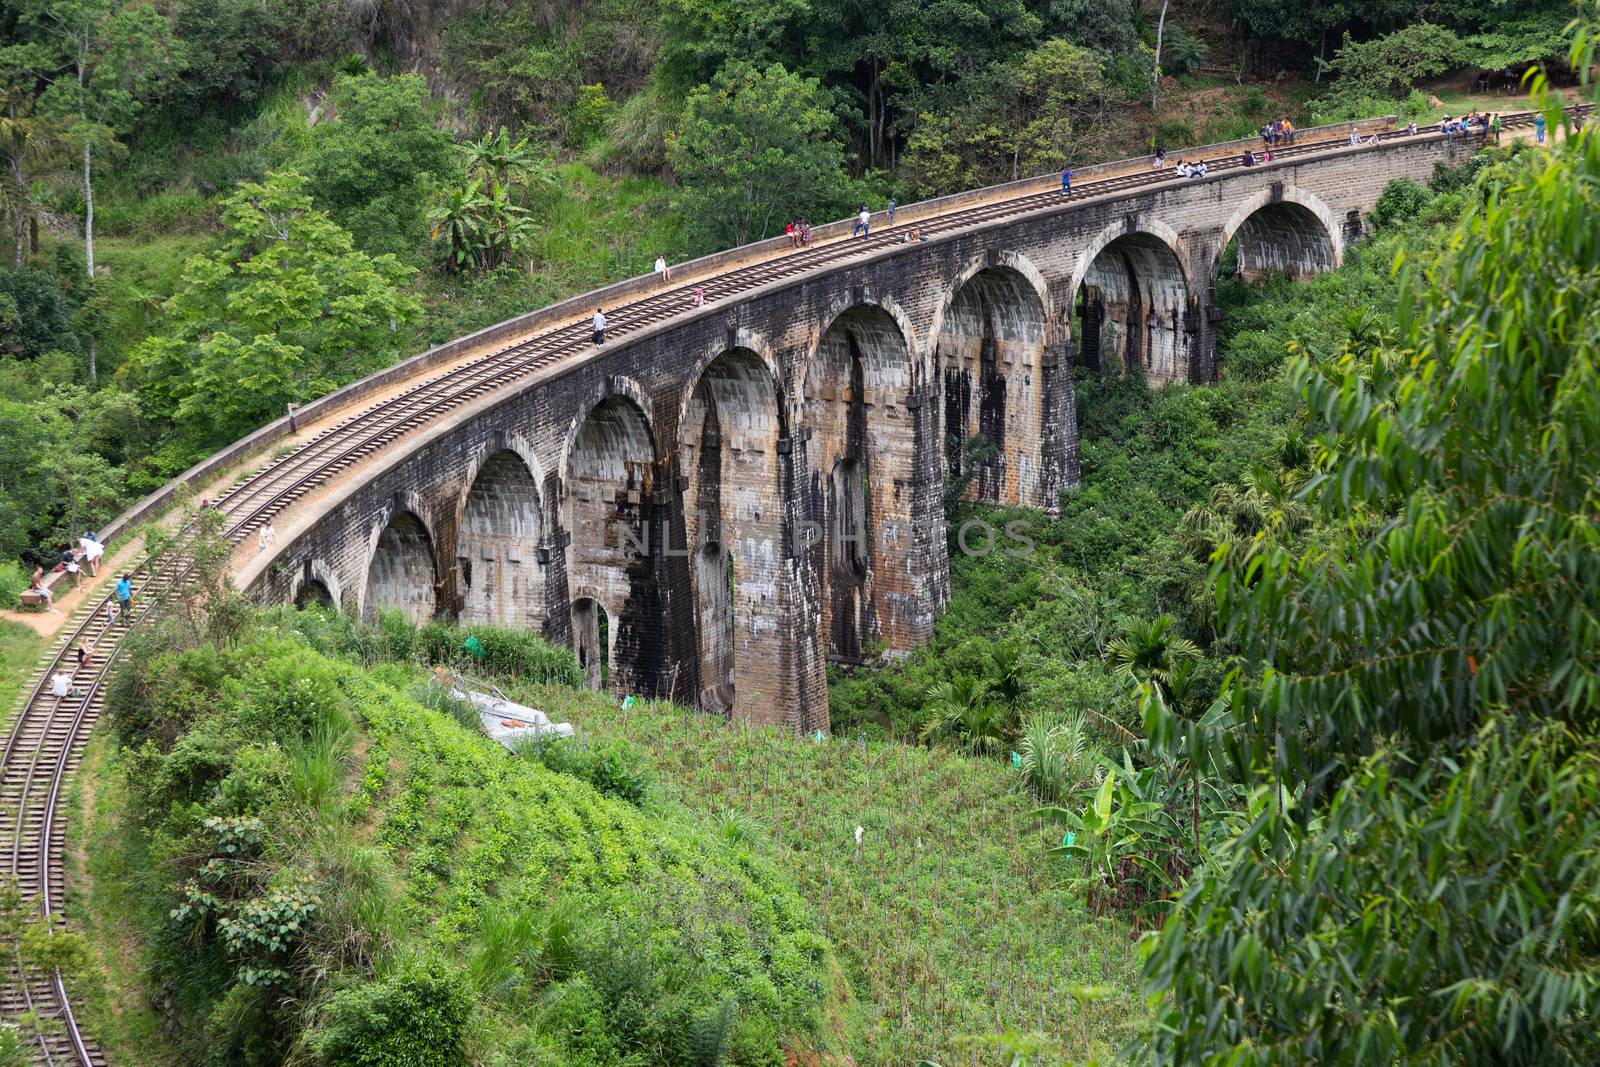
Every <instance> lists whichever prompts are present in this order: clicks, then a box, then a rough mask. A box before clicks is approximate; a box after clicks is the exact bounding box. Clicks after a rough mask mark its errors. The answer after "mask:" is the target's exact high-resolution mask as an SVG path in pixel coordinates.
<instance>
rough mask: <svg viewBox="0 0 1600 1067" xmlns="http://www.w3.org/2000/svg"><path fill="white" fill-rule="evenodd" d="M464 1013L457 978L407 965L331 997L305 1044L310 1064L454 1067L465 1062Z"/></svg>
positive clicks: (467, 1002) (466, 1000)
mask: <svg viewBox="0 0 1600 1067" xmlns="http://www.w3.org/2000/svg"><path fill="white" fill-rule="evenodd" d="M470 1010H471V999H470V997H469V995H468V993H467V991H466V984H465V982H464V981H463V980H462V979H461V978H460V977H459V976H458V975H455V974H453V973H451V972H449V971H448V970H446V969H444V968H443V967H442V966H440V965H438V964H434V965H432V966H428V967H423V966H412V967H408V968H406V969H403V970H401V971H398V972H397V973H395V974H392V975H390V976H388V977H387V978H385V979H383V980H382V981H380V982H376V983H370V984H365V985H357V986H353V987H350V988H347V989H342V990H340V991H339V992H337V993H335V994H334V995H333V996H332V997H330V998H329V999H328V1003H327V1006H326V1008H325V1009H324V1020H323V1022H322V1024H321V1025H320V1026H319V1027H318V1028H317V1029H316V1030H315V1031H313V1032H312V1033H311V1034H310V1036H309V1038H308V1040H307V1044H308V1046H309V1047H310V1049H311V1050H312V1053H313V1055H314V1056H315V1058H316V1062H318V1063H325V1064H330V1065H335V1064H336V1065H338V1067H435V1065H437V1067H455V1065H456V1064H459V1063H463V1062H465V1060H466V1028H467V1016H468V1014H469V1012H470Z"/></svg>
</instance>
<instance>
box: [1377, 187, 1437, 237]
mask: <svg viewBox="0 0 1600 1067" xmlns="http://www.w3.org/2000/svg"><path fill="white" fill-rule="evenodd" d="M1432 199H1433V193H1431V192H1429V191H1428V188H1427V186H1425V185H1423V184H1422V183H1421V182H1417V181H1413V180H1412V179H1410V178H1397V179H1396V180H1394V181H1392V182H1390V183H1389V184H1388V185H1387V186H1385V187H1384V190H1383V193H1382V194H1381V195H1380V196H1379V197H1378V203H1377V206H1376V207H1374V208H1373V209H1372V221H1373V222H1374V223H1375V224H1377V225H1378V226H1380V227H1382V226H1390V225H1393V224H1394V223H1396V222H1409V221H1410V220H1411V219H1414V218H1417V217H1418V216H1420V215H1421V214H1422V212H1423V209H1424V208H1426V207H1427V206H1428V201H1430V200H1432Z"/></svg>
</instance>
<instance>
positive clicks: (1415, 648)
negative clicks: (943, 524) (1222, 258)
mask: <svg viewBox="0 0 1600 1067" xmlns="http://www.w3.org/2000/svg"><path fill="white" fill-rule="evenodd" d="M1552 121H1553V122H1556V121H1559V119H1558V118H1557V117H1556V116H1555V114H1554V111H1553V110H1552ZM1597 181H1600V138H1596V137H1594V136H1593V135H1592V134H1591V133H1586V134H1585V135H1584V136H1582V137H1579V138H1576V139H1574V140H1572V141H1571V142H1569V144H1568V146H1567V147H1565V148H1564V149H1562V150H1560V151H1558V152H1556V153H1554V154H1551V155H1546V154H1544V153H1524V154H1523V155H1522V156H1521V157H1520V159H1519V160H1518V161H1517V162H1516V163H1515V164H1514V165H1509V166H1503V167H1499V168H1491V169H1489V170H1488V171H1486V173H1485V174H1484V175H1483V176H1482V177H1480V179H1479V183H1480V184H1479V186H1478V191H1479V194H1480V201H1481V202H1480V203H1479V204H1477V205H1475V209H1474V210H1471V211H1470V212H1469V213H1468V214H1467V216H1466V218H1465V219H1464V221H1463V222H1462V223H1461V224H1460V225H1459V226H1458V228H1457V229H1456V231H1455V234H1454V236H1453V237H1452V238H1451V240H1450V243H1449V246H1448V249H1447V251H1446V253H1445V255H1444V256H1443V258H1442V259H1440V260H1439V261H1438V262H1437V263H1436V264H1426V263H1418V264H1408V265H1407V266H1406V267H1405V274H1404V277H1403V280H1402V300H1401V305H1400V315H1399V329H1398V332H1397V334H1395V335H1394V336H1392V337H1389V338H1387V339H1383V338H1382V337H1381V335H1379V337H1378V338H1376V339H1375V343H1369V344H1364V345H1363V344H1357V345H1355V346H1353V347H1352V348H1351V349H1350V350H1349V351H1347V352H1346V353H1345V354H1344V356H1343V357H1342V358H1341V359H1339V360H1337V361H1336V362H1335V363H1333V364H1332V365H1318V364H1313V363H1312V362H1310V361H1309V360H1308V361H1304V362H1302V363H1301V365H1300V366H1299V368H1298V370H1297V371H1296V378H1297V381H1298V383H1299V385H1300V388H1301V390H1302V395H1303V398H1304V402H1305V406H1306V410H1307V413H1308V416H1309V419H1310V422H1311V426H1312V428H1313V429H1314V430H1315V431H1316V433H1317V438H1316V442H1315V445H1314V446H1313V450H1312V451H1313V453H1314V455H1316V456H1318V457H1320V458H1319V459H1318V462H1317V467H1318V473H1317V474H1316V475H1315V476H1314V477H1313V478H1312V480H1311V481H1310V482H1309V483H1308V487H1307V489H1306V491H1305V492H1306V496H1307V498H1308V499H1309V500H1310V501H1311V502H1313V503H1314V504H1315V505H1317V506H1318V507H1319V508H1320V509H1321V511H1322V513H1323V515H1324V516H1325V518H1327V519H1328V520H1330V521H1331V523H1332V524H1333V525H1332V528H1334V529H1341V530H1342V531H1343V536H1342V537H1340V538H1338V539H1336V540H1335V541H1334V542H1333V543H1332V544H1331V545H1328V546H1327V547H1325V548H1323V549H1320V550H1315V551H1295V550H1291V548H1289V547H1287V546H1279V547H1276V548H1273V549H1271V550H1269V551H1263V552H1261V553H1258V554H1256V555H1254V556H1253V557H1251V558H1250V561H1249V563H1248V564H1245V565H1238V566H1235V565H1229V564H1226V563H1219V565H1218V567H1217V569H1216V572H1215V578H1214V580H1215V583H1216V590H1217V594H1218V607H1219V612H1220V613H1221V616H1222V617H1223V618H1226V619H1230V620H1232V625H1233V627H1234V630H1235V633H1236V634H1237V636H1238V638H1239V640H1240V642H1241V645H1242V648H1243V649H1244V651H1245V654H1246V659H1245V666H1244V667H1242V668H1241V670H1240V671H1239V672H1238V673H1237V674H1236V675H1235V677H1234V680H1233V682H1232V684H1231V685H1230V686H1229V687H1228V688H1227V690H1226V691H1225V693H1224V698H1223V707H1224V708H1225V710H1226V715H1225V717H1224V719H1223V720H1220V722H1221V723H1223V724H1222V725H1215V726H1213V727H1209V728H1200V727H1196V726H1194V725H1192V724H1191V725H1185V724H1183V723H1181V722H1180V721H1179V720H1177V719H1175V718H1173V717H1172V716H1170V715H1169V714H1167V713H1166V712H1165V710H1164V708H1163V706H1162V705H1163V701H1162V700H1161V698H1160V694H1159V693H1152V695H1151V697H1150V701H1149V708H1148V712H1147V716H1146V724H1147V728H1148V729H1149V731H1150V733H1151V735H1152V737H1153V738H1155V739H1156V740H1158V741H1159V742H1162V743H1164V744H1165V745H1166V746H1168V747H1171V748H1176V749H1178V750H1189V751H1195V750H1197V749H1200V748H1203V747H1209V748H1212V749H1213V750H1214V751H1216V752H1217V753H1218V754H1219V755H1220V754H1223V753H1225V754H1226V756H1227V758H1228V759H1229V760H1230V761H1231V763H1232V765H1233V766H1234V768H1235V772H1236V774H1237V775H1238V776H1239V780H1240V781H1241V782H1244V783H1248V784H1249V785H1251V786H1252V787H1253V788H1254V789H1255V793H1254V798H1255V799H1254V801H1253V803H1252V805H1251V809H1250V812H1249V816H1250V817H1249V819H1248V820H1247V821H1246V822H1245V823H1244V824H1243V827H1242V830H1241V832H1240V833H1239V834H1238V835H1237V836H1236V837H1235V838H1234V839H1233V840H1232V841H1231V842H1230V844H1229V847H1228V848H1227V849H1226V850H1225V851H1224V852H1222V853H1221V854H1219V855H1217V856H1216V857H1214V858H1213V859H1212V860H1211V861H1210V862H1208V863H1207V864H1205V865H1204V866H1203V867H1202V868H1201V870H1200V871H1199V872H1197V875H1196V877H1195V878H1194V879H1193V880H1192V881H1191V882H1190V884H1189V885H1188V887H1187V888H1186V889H1185V890H1184V892H1183V893H1182V894H1181V896H1180V897H1179V899H1178V902H1177V904H1176V906H1175V908H1174V910H1173V911H1172V912H1171V913H1170V915H1169V918H1168V921H1167V923H1166V926H1165V928H1164V929H1163V930H1162V932H1161V934H1160V935H1159V936H1158V937H1157V938H1155V939H1154V940H1153V941H1152V943H1151V945H1150V949H1151V952H1150V955H1149V958H1148V962H1147V965H1146V970H1145V977H1146V981H1147V983H1148V985H1149V987H1150V989H1151V990H1152V991H1153V992H1154V993H1155V994H1156V995H1157V997H1158V1004H1159V1009H1158V1018H1157V1025H1156V1027H1155V1028H1154V1030H1153V1031H1152V1033H1151V1034H1150V1035H1149V1037H1148V1039H1147V1044H1146V1046H1145V1051H1146V1052H1147V1053H1148V1054H1149V1058H1150V1059H1151V1060H1152V1061H1153V1062H1157V1063H1201V1062H1206V1063H1211V1062H1218V1060H1226V1061H1227V1062H1230V1063H1238V1064H1267V1063H1280V1062H1316V1063H1339V1064H1392V1063H1397V1062H1401V1063H1439V1064H1444V1063H1488V1062H1517V1063H1538V1064H1545V1063H1548V1064H1557V1063H1591V1062H1595V1061H1596V1059H1597V1058H1600V1030H1597V1029H1596V1028H1595V1026H1594V1024H1593V1015H1592V1013H1593V1005H1594V1004H1595V998H1596V996H1597V995H1600V830H1597V828H1596V826H1595V824H1594V822H1593V820H1590V819H1586V818H1584V817H1582V815H1581V814H1579V813H1581V812H1584V811H1586V810H1587V809H1588V808H1589V807H1590V806H1591V805H1592V802H1593V797H1594V796H1595V794H1596V790H1597V788H1600V715H1597V709H1600V664H1597V661H1596V657H1595V649H1596V648H1597V647H1600V552H1597V551H1596V548H1597V543H1600V542H1597V529H1600V528H1597V525H1596V524H1597V516H1600V496H1597V489H1596V486H1600V447H1597V446H1600V359H1597V356H1600V327H1597V323H1600V316H1597V314H1596V310H1597V306H1600V305H1597V301H1600V231H1597V230H1596V228H1595V227H1594V225H1593V211H1594V193H1593V190H1594V188H1595V186H1596V183H1597ZM1373 340H1374V339H1372V338H1369V342H1370V341H1373Z"/></svg>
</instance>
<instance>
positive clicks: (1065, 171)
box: [1061, 167, 1072, 196]
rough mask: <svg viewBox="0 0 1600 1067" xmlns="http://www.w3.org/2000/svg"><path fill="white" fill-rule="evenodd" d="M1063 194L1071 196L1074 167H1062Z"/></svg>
mask: <svg viewBox="0 0 1600 1067" xmlns="http://www.w3.org/2000/svg"><path fill="white" fill-rule="evenodd" d="M1061 195H1062V196H1071V195H1072V168H1071V167H1062V168H1061Z"/></svg>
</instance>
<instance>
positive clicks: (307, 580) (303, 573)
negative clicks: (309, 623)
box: [289, 559, 342, 611]
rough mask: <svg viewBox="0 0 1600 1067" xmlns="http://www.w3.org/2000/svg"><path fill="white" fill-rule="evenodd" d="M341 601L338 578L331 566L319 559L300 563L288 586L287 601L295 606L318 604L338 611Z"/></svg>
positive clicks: (302, 606)
mask: <svg viewBox="0 0 1600 1067" xmlns="http://www.w3.org/2000/svg"><path fill="white" fill-rule="evenodd" d="M341 601H342V597H341V594H340V590H339V578H338V576H337V575H335V574H334V573H333V568H332V567H330V566H328V565H327V563H325V562H323V561H322V560H320V559H308V560H306V561H305V562H304V563H303V564H301V565H300V569H299V570H298V571H297V572H296V573H295V576H294V582H293V583H292V584H291V585H290V586H289V603H291V604H293V605H294V606H295V607H297V608H304V607H310V606H311V605H313V604H320V605H322V606H323V607H328V608H332V609H333V610H334V611H338V610H339V608H340V606H341Z"/></svg>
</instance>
